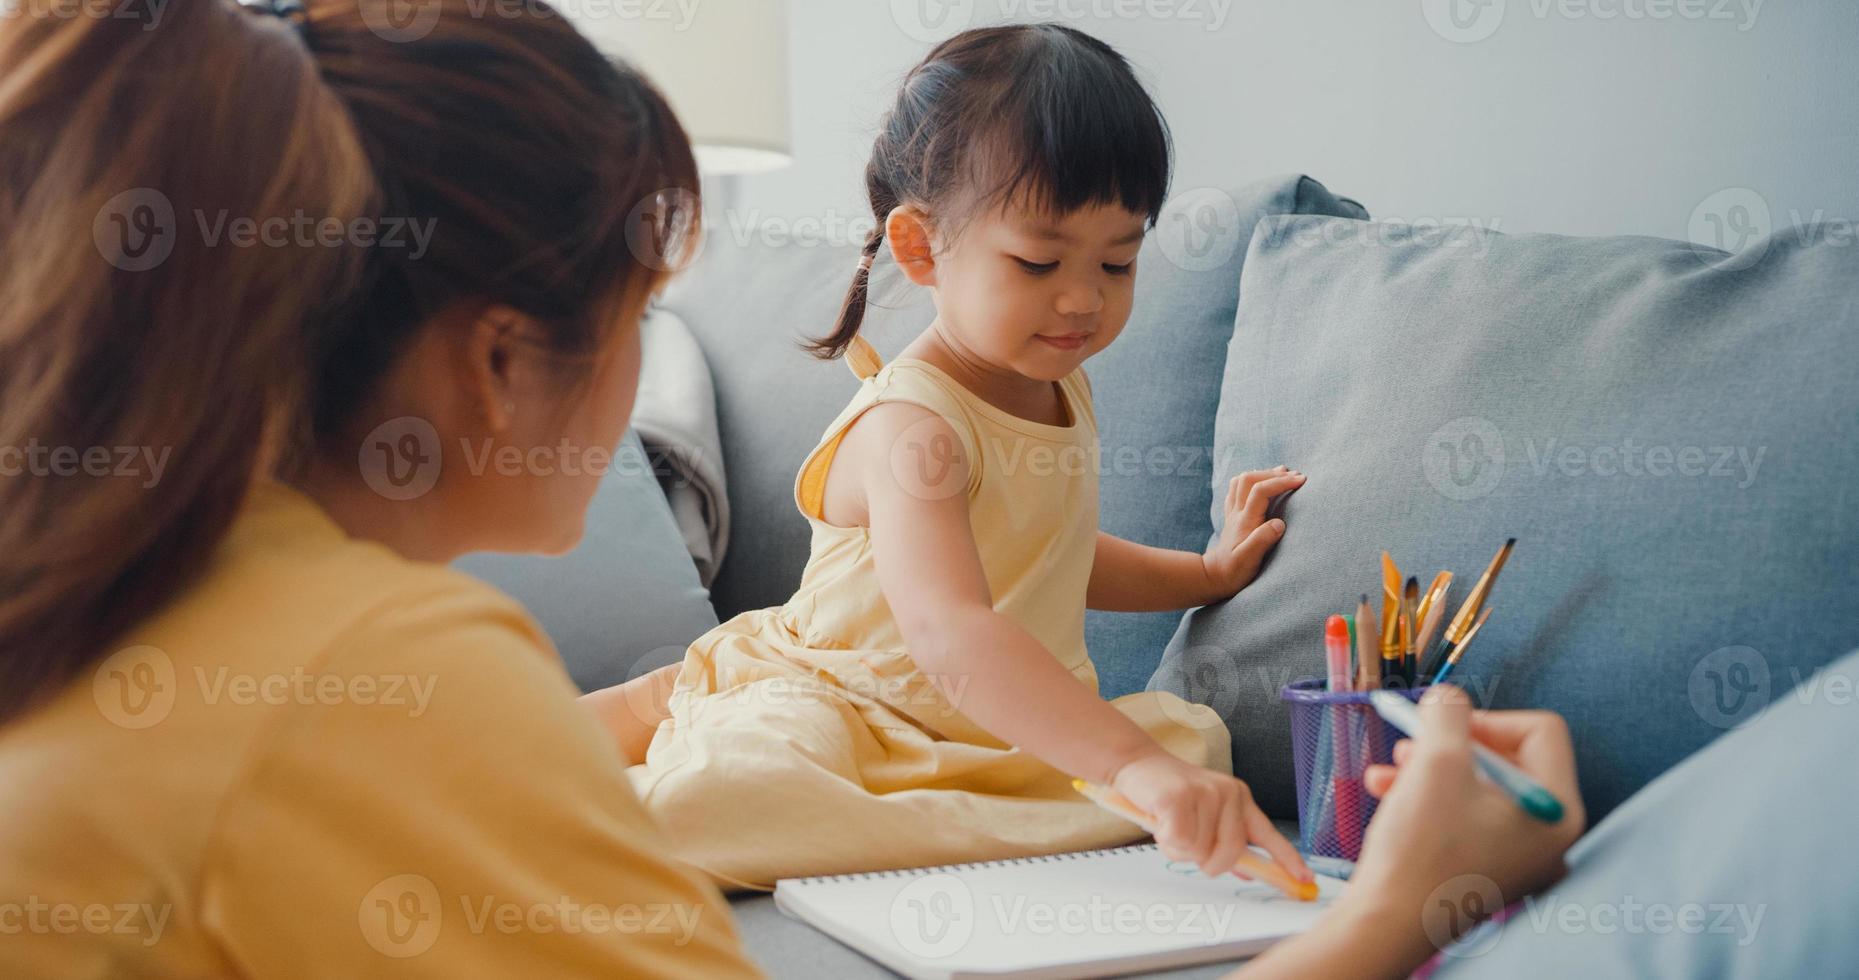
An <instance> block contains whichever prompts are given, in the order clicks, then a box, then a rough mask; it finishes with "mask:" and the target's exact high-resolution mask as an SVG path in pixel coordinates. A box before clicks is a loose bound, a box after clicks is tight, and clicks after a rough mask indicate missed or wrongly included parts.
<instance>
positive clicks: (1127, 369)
mask: <svg viewBox="0 0 1859 980" xmlns="http://www.w3.org/2000/svg"><path fill="white" fill-rule="evenodd" d="M1274 214H1330V215H1342V216H1345V217H1358V218H1366V217H1368V213H1367V212H1366V211H1364V210H1363V209H1362V206H1361V205H1359V204H1357V203H1356V202H1354V201H1351V200H1349V199H1348V198H1342V197H1337V196H1336V195H1334V194H1332V193H1330V191H1329V189H1328V188H1326V187H1324V186H1323V185H1322V184H1320V183H1318V182H1317V181H1315V180H1313V179H1311V178H1309V177H1303V176H1299V175H1296V174H1287V175H1283V176H1278V177H1269V178H1266V179H1264V180H1260V181H1257V182H1255V183H1251V184H1248V185H1246V186H1245V187H1242V188H1240V189H1239V190H1236V191H1232V192H1227V191H1223V190H1216V189H1213V188H1200V189H1197V190H1189V191H1183V192H1181V193H1178V194H1176V195H1174V197H1172V198H1171V199H1170V200H1169V203H1168V208H1167V209H1166V210H1165V211H1164V212H1163V213H1162V217H1161V219H1160V220H1159V221H1158V222H1157V223H1156V227H1155V230H1154V232H1152V233H1151V234H1150V236H1149V240H1148V241H1147V242H1145V243H1144V245H1143V250H1142V254H1141V257H1140V258H1139V259H1138V266H1137V268H1138V273H1137V276H1136V298H1135V306H1134V310H1133V312H1132V313H1131V315H1130V320H1129V323H1128V325H1126V326H1125V327H1124V329H1123V334H1122V335H1121V336H1119V337H1118V338H1117V340H1116V342H1115V343H1113V344H1111V345H1110V347H1109V348H1108V349H1106V350H1105V351H1104V352H1103V353H1102V354H1099V355H1098V356H1096V357H1094V358H1092V359H1091V360H1090V361H1089V362H1087V363H1086V364H1085V373H1086V374H1088V375H1089V376H1090V378H1091V389H1092V399H1093V401H1094V402H1095V403H1096V406H1097V419H1098V448H1099V450H1100V456H1099V458H1100V459H1101V460H1102V463H1101V464H1100V465H1101V469H1102V475H1101V476H1100V477H1099V479H1098V493H1099V502H1098V508H1099V516H1098V525H1099V526H1100V527H1101V528H1103V529H1104V530H1105V531H1108V532H1110V533H1111V534H1114V535H1116V536H1118V537H1120V538H1128V539H1130V540H1132V541H1139V542H1141V543H1143V544H1147V545H1154V546H1156V547H1159V548H1175V549H1180V550H1186V551H1200V550H1202V549H1204V548H1206V547H1207V540H1208V536H1209V534H1210V533H1211V531H1212V528H1211V527H1210V526H1209V525H1208V523H1207V509H1208V506H1209V504H1210V503H1211V500H1212V498H1211V494H1210V491H1209V489H1208V486H1209V484H1208V480H1209V479H1210V477H1211V476H1212V474H1213V471H1214V466H1213V459H1212V457H1213V445H1214V442H1213V437H1214V408H1215V406H1217V405H1218V404H1219V403H1220V369H1221V366H1222V365H1223V364H1224V363H1225V362H1226V346H1227V342H1228V341H1229V340H1230V339H1231V338H1232V333H1233V315H1234V312H1235V310H1236V309H1237V308H1238V306H1239V290H1240V275H1239V272H1240V264H1241V263H1242V262H1243V261H1245V257H1246V242H1247V241H1249V240H1250V239H1251V238H1252V229H1253V227H1254V226H1255V225H1257V224H1258V222H1259V220H1260V219H1261V218H1263V217H1265V216H1267V215H1274ZM1180 621H1181V612H1180V611H1179V610H1177V611H1173V612H1157V613H1109V612H1095V611H1093V612H1088V613H1086V614H1085V621H1084V622H1085V627H1084V628H1085V645H1086V647H1087V648H1088V649H1089V650H1090V651H1091V659H1092V660H1093V661H1094V662H1095V663H1096V664H1097V677H1098V685H1099V689H1100V690H1101V691H1102V692H1103V694H1104V696H1105V697H1107V698H1114V697H1120V696H1122V695H1124V694H1128V693H1130V692H1131V691H1140V690H1142V689H1143V685H1144V684H1146V683H1147V682H1148V680H1149V675H1150V674H1152V673H1154V672H1155V668H1156V665H1157V664H1158V663H1160V662H1161V659H1162V649H1163V647H1165V646H1167V645H1168V638H1169V637H1170V636H1172V635H1174V632H1175V626H1176V624H1177V623H1179V622H1180Z"/></svg>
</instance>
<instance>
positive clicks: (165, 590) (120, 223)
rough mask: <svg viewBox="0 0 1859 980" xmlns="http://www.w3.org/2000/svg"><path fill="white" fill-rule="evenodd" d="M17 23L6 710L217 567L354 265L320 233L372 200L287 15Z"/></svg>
mask: <svg viewBox="0 0 1859 980" xmlns="http://www.w3.org/2000/svg"><path fill="white" fill-rule="evenodd" d="M124 11H126V12H128V13H131V14H135V15H136V16H132V17H131V16H122V12H124ZM7 16H8V18H9V20H11V21H13V22H12V23H9V24H8V25H7V26H6V29H5V30H4V31H0V722H5V721H9V720H11V719H13V718H16V717H18V716H19V715H20V714H22V713H23V712H25V711H26V710H27V709H28V708H30V707H31V706H32V705H33V704H34V703H36V702H37V701H38V700H40V699H42V698H44V697H46V696H47V695H49V694H51V693H52V692H54V691H56V690H58V689H60V688H62V687H64V686H65V685H66V684H68V683H69V682H70V681H72V680H74V679H75V678H76V677H77V676H79V675H80V674H81V673H82V672H83V671H84V670H85V669H87V667H88V666H89V665H90V664H91V663H93V662H94V661H96V660H98V659H100V658H101V657H102V656H103V655H104V654H105V653H107V652H108V649H107V647H108V645H109V644H110V643H112V642H113V641H115V640H116V639H118V638H119V637H120V636H121V635H122V634H123V633H124V632H125V631H126V630H127V629H128V628H129V627H130V626H132V625H134V624H135V623H137V622H139V621H141V620H143V619H145V618H146V617H148V616H149V615H151V614H152V613H154V612H155V611H157V610H158V609H160V608H161V607H162V606H163V605H165V604H166V603H167V602H168V601H169V600H170V599H172V598H173V597H174V596H175V595H176V594H177V593H178V592H180V591H181V590H183V589H184V588H185V587H187V586H188V585H189V584H190V582H191V580H192V579H193V578H194V577H196V576H197V575H198V574H199V572H200V571H201V569H202V568H203V567H205V565H206V564H207V562H208V560H209V559H210V558H211V556H212V554H213V552H214V550H215V548H216V547H217V545H218V543H219V541H220V539H221V538H222V536H223V535H224V533H225V530H226V528H227V527H228V526H229V524H230V522H231V520H232V517H233V515H234V514H235V513H236V512H237V510H238V508H239V506H240V505H241V503H242V502H243V500H244V498H245V496H246V494H247V491H248V489H249V487H250V484H251V483H252V481H253V479H254V476H255V475H256V474H257V473H259V472H260V470H261V469H263V468H264V466H265V465H266V461H267V455H268V453H270V452H271V451H272V450H273V448H274V446H275V443H276V441H277V438H278V432H277V428H278V426H280V425H281V424H282V423H283V421H284V420H286V419H288V418H290V417H291V415H292V413H293V412H294V411H295V406H296V404H297V402H298V400H299V399H300V398H301V396H302V395H303V394H304V393H303V392H302V391H301V389H300V380H301V378H302V376H303V373H304V363H305V351H304V343H303V336H302V323H303V321H304V318H305V316H306V314H307V313H308V311H309V310H311V309H312V308H313V307H315V306H316V305H317V303H318V302H320V300H321V299H322V298H323V297H325V296H327V295H329V294H331V293H333V292H337V291H339V290H340V289H341V288H342V285H343V283H344V282H345V277H346V276H348V275H350V274H352V272H353V270H354V268H355V264H356V261H357V258H358V257H357V255H356V254H355V253H356V250H355V249H353V248H350V247H348V246H345V245H332V244H330V243H329V242H328V241H326V240H324V239H323V238H321V237H320V236H318V235H317V234H316V233H315V231H316V229H318V228H321V227H323V225H324V224H325V223H326V222H327V221H329V220H334V221H337V222H352V221H353V220H354V219H355V218H356V217H358V216H360V215H364V214H367V213H368V210H369V208H370V202H371V201H372V199H373V196H374V183H373V178H372V176H371V170H370V168H369V166H368V161H367V157H366V155H365V154H364V152H363V150H362V147H361V144H360V142H359V140H358V139H357V137H356V134H355V131H354V129H353V127H352V126H351V125H350V122H349V119H348V117H347V115H346V113H345V111H344V108H343V106H342V105H341V103H340V101H339V100H338V99H337V98H336V97H335V95H334V94H333V93H332V92H331V91H329V89H328V88H327V87H326V86H324V84H323V83H322V81H321V80H320V78H319V76H318V72H317V68H316V65H315V63H314V61H313V60H312V58H311V56H310V54H309V52H308V51H307V50H306V49H305V46H304V41H303V40H302V39H301V38H300V37H299V36H298V34H297V32H296V29H295V28H293V27H292V26H291V25H290V24H288V23H286V22H285V21H283V20H280V19H278V18H276V17H271V16H268V15H262V14H253V13H247V12H244V11H241V10H240V8H238V7H237V6H235V5H233V4H232V3H229V2H226V0H128V2H127V3H125V4H121V5H118V6H115V7H112V8H111V15H110V16H97V15H96V14H95V12H93V11H90V10H80V9H78V8H76V7H73V6H71V5H70V4H67V3H63V2H60V0H16V2H15V5H14V6H13V8H12V9H10V10H9V11H8V15H7ZM306 221H307V222H309V223H310V227H311V233H310V234H309V235H307V236H305V235H302V234H298V233H296V232H293V231H290V229H299V230H300V229H302V228H303V227H304V223H305V222H306ZM247 229H254V230H257V232H258V235H259V237H258V238H256V239H254V238H253V237H251V236H249V235H245V234H244V231H245V230H247ZM280 229H281V230H283V233H282V234H280V235H273V234H270V233H271V232H274V231H279V230H280Z"/></svg>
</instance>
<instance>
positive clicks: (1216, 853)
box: [1201, 798, 1247, 878]
mask: <svg viewBox="0 0 1859 980" xmlns="http://www.w3.org/2000/svg"><path fill="white" fill-rule="evenodd" d="M1246 840H1247V834H1246V815H1245V811H1244V810H1243V809H1242V808H1241V801H1239V800H1238V799H1236V798H1235V799H1229V800H1228V801H1227V803H1226V805H1225V806H1222V807H1221V808H1220V823H1219V834H1218V836H1217V837H1216V839H1215V840H1214V848H1213V851H1212V852H1211V853H1210V854H1208V855H1207V863H1206V864H1204V865H1201V872H1202V873H1203V874H1205V875H1207V876H1208V877H1210V878H1212V877H1217V876H1219V875H1223V874H1226V873H1227V872H1229V871H1232V870H1233V866H1234V865H1236V864H1238V863H1239V855H1240V852H1242V851H1244V850H1245V849H1246Z"/></svg>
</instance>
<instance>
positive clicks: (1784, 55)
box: [728, 0, 1859, 238]
mask: <svg viewBox="0 0 1859 980" xmlns="http://www.w3.org/2000/svg"><path fill="white" fill-rule="evenodd" d="M1449 2H1457V3H1461V4H1463V5H1464V6H1463V7H1462V8H1461V9H1462V11H1463V12H1464V13H1465V14H1466V15H1467V16H1468V17H1469V18H1470V19H1469V23H1470V24H1471V27H1470V28H1469V29H1468V30H1467V32H1466V34H1463V35H1461V34H1458V33H1457V32H1456V30H1457V29H1455V28H1454V27H1453V24H1452V22H1451V21H1449V20H1447V19H1445V18H1444V13H1445V11H1444V5H1445V4H1446V3H1449ZM1473 2H1475V0H1252V2H1245V0H967V2H966V3H964V2H961V0H957V2H944V0H791V3H790V5H789V6H790V23H789V29H790V36H791V44H792V54H791V64H792V66H793V67H792V71H793V78H792V101H793V108H794V112H793V120H794V133H793V137H794V151H795V155H796V162H795V164H794V166H792V167H790V168H788V169H785V170H782V171H777V172H774V173H770V174H762V175H755V176H749V177H743V178H739V182H738V183H737V184H736V185H735V186H734V187H733V188H731V189H730V192H729V194H728V197H729V199H730V202H731V205H732V207H731V208H730V218H731V220H733V221H735V222H737V223H738V225H739V226H740V225H741V224H742V223H745V222H747V221H750V220H756V219H765V218H770V217H774V218H786V219H790V220H795V219H798V220H802V221H808V220H811V221H814V222H818V223H820V224H821V226H822V228H823V229H824V230H826V231H827V232H829V233H830V232H831V230H832V229H833V228H835V227H843V226H845V225H847V224H848V223H849V222H851V221H855V220H864V219H865V207H864V200H863V191H862V184H861V182H860V177H859V175H860V171H861V168H862V166H863V163H864V160H865V155H866V153H867V152H868V151H869V148H870V140H871V136H872V134H873V131H874V128H875V126H876V123H877V119H878V116H879V114H880V113H881V112H882V110H883V108H884V106H885V105H886V104H887V103H888V101H889V98H890V96H891V94H892V93H893V92H894V90H895V86H896V83H897V81H898V79H899V77H900V76H901V75H902V73H903V72H904V71H905V70H907V69H908V68H909V67H910V66H911V65H912V64H914V63H915V62H916V61H917V60H918V59H919V58H921V56H922V55H923V54H924V53H925V52H926V51H927V50H928V48H929V44H928V43H926V41H924V40H920V39H919V38H928V37H930V36H932V35H938V36H940V35H946V34H948V33H952V32H953V29H954V26H955V25H956V24H958V23H961V22H962V21H963V20H964V10H965V9H966V17H965V19H966V22H967V23H969V24H971V25H973V24H983V23H991V22H998V21H1002V20H1015V19H1018V20H1035V19H1054V20H1062V21H1065V22H1068V23H1071V24H1073V25H1075V26H1078V27H1080V28H1082V29H1084V30H1087V31H1089V32H1091V33H1093V34H1095V35H1097V36H1099V37H1102V38H1104V39H1105V40H1107V41H1109V42H1110V43H1112V44H1114V45H1116V46H1117V48H1118V49H1119V50H1121V51H1122V52H1123V53H1124V54H1125V55H1126V56H1128V57H1129V58H1130V59H1131V61H1132V62H1134V63H1135V64H1136V65H1137V67H1138V69H1139V71H1141V72H1142V74H1143V77H1144V80H1145V81H1146V82H1147V83H1148V84H1149V85H1150V88H1151V91H1153V92H1154V93H1155V94H1156V96H1157V97H1158V99H1159V101H1160V102H1161V105H1162V108H1163V111H1164V113H1165V114H1166V115H1167V118H1168V121H1169V124H1170V126H1171V127H1172V128H1173V130H1174V134H1175V140H1176V147H1177V152H1178V162H1177V168H1178V169H1177V177H1176V181H1175V190H1176V191H1177V192H1180V191H1184V190H1187V189H1190V188H1194V187H1199V186H1206V185H1215V186H1225V185H1230V184H1232V183H1234V182H1237V181H1244V180H1246V179H1250V178H1253V177H1259V176H1264V175H1267V174H1272V173H1279V172H1285V171H1302V172H1305V173H1309V174H1311V175H1313V176H1315V177H1317V178H1318V179H1320V180H1322V181H1324V182H1325V183H1326V184H1328V185H1329V186H1330V187H1331V189H1333V190H1335V191H1337V192H1339V193H1342V194H1346V195H1348V196H1351V197H1355V198H1357V199H1358V200H1361V201H1362V202H1363V203H1364V204H1365V205H1367V206H1368V207H1369V209H1370V210H1371V211H1372V212H1373V213H1375V214H1376V215H1377V216H1393V217H1401V218H1407V219H1415V220H1417V219H1427V218H1432V219H1443V220H1470V221H1476V222H1479V223H1480V224H1482V225H1485V226H1488V227H1489V226H1495V227H1497V228H1498V229H1500V230H1504V231H1512V232H1520V231H1553V232H1563V233H1569V234H1583V235H1595V234H1648V235H1660V236H1665V237H1672V238H1684V237H1687V231H1688V228H1689V227H1690V226H1691V225H1692V224H1693V219H1694V212H1697V211H1698V209H1699V207H1700V205H1701V204H1702V203H1703V202H1705V201H1706V199H1707V198H1711V197H1712V195H1714V194H1717V193H1718V192H1720V191H1722V190H1724V189H1726V188H1748V189H1751V190H1753V191H1755V192H1756V194H1757V195H1759V196H1758V197H1757V198H1755V199H1753V200H1751V201H1750V202H1749V203H1751V204H1752V205H1766V207H1767V208H1768V209H1769V211H1770V213H1771V214H1772V216H1773V219H1774V221H1775V223H1776V224H1778V225H1782V226H1785V225H1787V224H1789V223H1791V222H1790V215H1791V213H1798V214H1799V215H1800V217H1802V218H1804V219H1805V218H1810V217H1812V216H1813V215H1814V213H1815V212H1816V211H1820V212H1821V213H1822V214H1823V216H1826V217H1829V218H1839V219H1845V220H1848V221H1852V220H1859V3H1855V2H1853V0H1766V2H1763V0H1555V2H1550V0H1483V3H1484V7H1483V8H1482V9H1481V8H1479V7H1475V6H1472V5H1471V4H1472V3H1473ZM1752 7H1753V17H1752ZM939 12H940V13H941V14H944V15H947V16H948V17H949V18H950V19H949V20H948V21H946V22H945V23H944V24H943V27H942V29H941V30H940V31H936V30H925V29H923V27H924V21H925V20H927V19H931V18H934V17H936V16H938V14H939ZM1124 14H1133V16H1125V15H1124ZM1429 15H1433V19H1434V20H1437V21H1438V23H1440V24H1441V25H1442V27H1441V29H1440V30H1435V29H1434V27H1433V26H1432V21H1430V20H1429ZM1609 15H1611V16H1609ZM1660 15H1664V16H1660ZM1479 18H1483V19H1482V20H1481V19H1479ZM1462 22H1464V20H1463V19H1462ZM1483 33H1488V34H1489V36H1488V37H1484V38H1483V39H1479V40H1472V41H1471V42H1470V43H1454V42H1453V41H1450V40H1447V39H1446V37H1444V36H1442V35H1443V34H1453V35H1455V36H1473V37H1476V36H1477V35H1479V34H1483ZM913 34H914V35H916V36H913ZM1742 198H1747V195H1733V196H1730V197H1725V196H1722V195H1720V196H1718V197H1717V198H1716V200H1715V201H1714V202H1713V203H1712V204H1710V205H1709V207H1710V208H1711V209H1721V207H1722V206H1723V205H1724V202H1725V201H1726V200H1729V201H1730V202H1731V203H1734V202H1735V200H1737V199H1742ZM1758 217H1759V216H1758ZM809 228H811V226H804V227H803V228H802V229H801V230H802V231H803V233H805V232H807V231H808V229H809Z"/></svg>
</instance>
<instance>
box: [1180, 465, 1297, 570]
mask: <svg viewBox="0 0 1859 980" xmlns="http://www.w3.org/2000/svg"><path fill="white" fill-rule="evenodd" d="M1303 485H1304V474H1302V473H1299V472H1298V471H1296V470H1291V469H1286V468H1285V467H1284V466H1278V467H1275V468H1273V469H1269V470H1254V471H1252V472H1250V473H1241V474H1240V475H1238V476H1236V477H1234V478H1233V479H1232V480H1231V481H1229V482H1228V483H1227V485H1226V520H1225V521H1223V522H1221V525H1220V537H1219V539H1218V540H1216V541H1214V543H1213V544H1212V545H1210V546H1209V547H1208V548H1207V552H1206V553H1205V554H1203V555H1202V556H1201V565H1202V567H1203V569H1204V570H1205V571H1206V573H1207V582H1208V585H1209V587H1210V590H1211V592H1212V595H1213V598H1212V599H1210V600H1208V601H1210V602H1218V601H1219V600H1221V599H1227V598H1231V597H1232V596H1233V594H1234V593H1236V592H1238V591H1239V590H1240V589H1243V588H1245V587H1246V586H1247V585H1248V584H1250V583H1251V582H1252V580H1253V579H1254V578H1255V577H1257V576H1258V574H1259V565H1260V563H1262V562H1263V561H1264V560H1265V554H1266V552H1269V551H1271V550H1272V549H1273V548H1274V547H1276V546H1277V545H1278V540H1279V539H1280V538H1282V537H1284V533H1285V522H1284V521H1283V520H1280V519H1278V518H1273V519H1272V520H1270V521H1267V520H1266V519H1265V512H1266V511H1267V510H1268V509H1269V508H1270V507H1271V505H1272V501H1273V500H1274V499H1276V498H1277V497H1278V496H1280V495H1281V494H1286V493H1290V492H1291V491H1293V490H1296V489H1297V488H1298V487H1301V486H1303Z"/></svg>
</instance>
